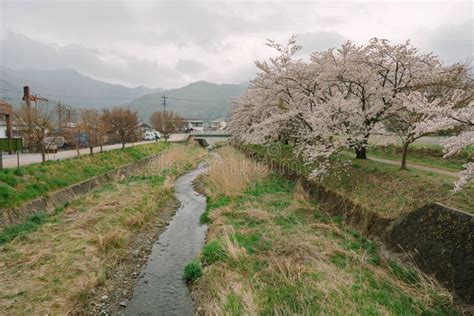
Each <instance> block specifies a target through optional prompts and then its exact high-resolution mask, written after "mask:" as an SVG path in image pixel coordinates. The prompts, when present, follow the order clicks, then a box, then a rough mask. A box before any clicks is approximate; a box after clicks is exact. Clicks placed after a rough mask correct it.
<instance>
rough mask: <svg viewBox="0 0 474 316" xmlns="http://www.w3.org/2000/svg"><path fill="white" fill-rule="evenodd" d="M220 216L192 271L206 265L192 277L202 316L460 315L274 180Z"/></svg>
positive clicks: (244, 194)
mask: <svg viewBox="0 0 474 316" xmlns="http://www.w3.org/2000/svg"><path fill="white" fill-rule="evenodd" d="M210 187H211V185H209V186H208V188H210ZM208 194H210V197H209V198H208V199H210V200H211V201H217V199H218V197H217V196H213V195H212V192H208ZM279 205H285V206H284V207H279ZM255 210H258V213H255ZM218 214H219V215H218V216H219V220H218V221H216V222H215V223H214V222H212V223H210V228H211V229H213V228H214V230H213V231H215V232H216V231H217V233H214V234H213V235H212V236H213V237H212V239H211V240H209V241H208V242H207V244H206V246H205V247H204V248H203V250H202V252H201V255H200V256H199V257H198V259H197V260H199V261H198V262H197V261H195V262H193V267H192V269H191V270H192V271H194V270H199V269H198V267H199V266H200V265H205V266H206V269H204V270H202V271H201V270H199V271H200V272H202V275H201V276H199V278H198V279H197V278H192V280H193V281H194V282H196V283H195V286H193V287H192V290H193V291H196V292H197V294H196V297H197V298H198V300H197V302H196V303H197V306H199V307H201V308H203V313H206V312H208V313H217V314H228V315H244V314H256V315H275V314H279V315H317V314H327V315H355V314H358V315H384V314H391V315H420V314H424V315H455V314H456V311H455V310H454V308H453V306H452V303H451V302H450V301H449V299H448V298H446V296H445V295H444V294H442V293H441V292H438V291H440V290H438V289H437V288H429V286H428V287H427V285H426V284H427V283H426V281H425V279H424V278H423V277H422V276H420V275H419V274H418V272H417V271H413V270H410V269H408V268H406V267H404V266H402V265H401V264H398V263H396V262H392V261H386V260H385V259H383V258H382V257H381V255H380V254H379V251H378V249H377V246H376V244H374V243H373V242H372V241H371V240H368V239H367V238H365V237H363V236H361V235H359V234H358V233H356V232H354V231H353V230H352V229H350V228H348V227H347V226H345V225H344V224H343V223H342V222H341V221H340V220H338V219H335V218H332V217H329V216H327V215H324V212H323V211H322V210H321V206H319V205H316V204H313V203H311V202H309V201H306V200H304V199H302V198H301V197H299V196H298V195H295V186H294V185H293V184H292V183H291V182H290V181H287V180H285V179H282V178H279V177H278V176H276V175H271V176H269V177H268V178H266V179H265V180H263V181H260V182H258V183H254V184H252V185H250V186H249V187H248V188H247V189H246V190H244V191H243V192H242V193H241V194H240V195H238V196H237V197H235V198H232V199H230V200H229V202H228V203H226V211H225V212H220V213H218ZM213 225H216V226H215V227H213ZM225 227H227V228H225ZM229 227H230V228H229ZM216 228H217V230H216ZM224 228H225V229H224ZM224 232H227V233H224ZM224 234H228V237H229V238H228V239H227V243H225V242H223V240H226V239H225V238H224V236H225V235H224ZM229 243H230V244H229ZM229 247H230V248H229ZM236 248H238V249H241V252H236ZM230 249H233V250H230ZM236 253H237V255H236ZM238 253H240V254H238ZM192 275H194V273H193V274H192ZM211 305H212V306H214V307H213V309H212V312H211V311H208V310H207V309H206V308H208V306H211ZM216 308H217V309H216Z"/></svg>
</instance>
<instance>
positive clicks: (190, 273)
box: [183, 260, 202, 283]
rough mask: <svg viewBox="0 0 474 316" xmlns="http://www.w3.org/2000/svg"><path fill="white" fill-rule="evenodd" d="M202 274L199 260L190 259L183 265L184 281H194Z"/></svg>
mask: <svg viewBox="0 0 474 316" xmlns="http://www.w3.org/2000/svg"><path fill="white" fill-rule="evenodd" d="M201 275H202V267H201V264H200V263H199V261H196V260H194V261H191V262H190V263H188V264H187V265H186V266H185V267H184V273H183V278H184V280H186V282H188V283H191V282H194V281H196V280H197V279H198V278H199V277H200V276H201Z"/></svg>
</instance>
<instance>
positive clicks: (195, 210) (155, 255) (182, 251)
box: [123, 164, 207, 315]
mask: <svg viewBox="0 0 474 316" xmlns="http://www.w3.org/2000/svg"><path fill="white" fill-rule="evenodd" d="M205 170H206V167H205V165H204V164H201V165H200V166H199V167H198V168H197V169H195V170H193V171H191V172H189V173H187V174H185V175H183V176H181V177H179V178H178V179H177V180H176V182H175V193H174V194H175V197H176V199H177V200H178V201H179V202H180V207H179V209H178V211H177V212H176V214H175V216H174V217H173V219H172V220H171V221H170V223H169V225H168V227H167V228H166V230H165V231H164V232H163V233H162V234H161V235H160V237H159V239H158V241H157V242H156V243H155V244H154V245H153V248H152V251H151V254H150V256H149V257H148V261H147V263H146V264H145V266H144V267H143V269H142V271H141V272H140V275H139V277H138V281H137V283H136V285H135V288H134V290H133V297H132V299H131V300H130V301H129V302H128V303H127V307H126V308H125V309H124V311H123V314H124V315H193V313H194V308H193V301H192V298H191V294H190V293H189V290H188V287H187V286H186V283H185V282H184V280H183V270H184V266H185V265H186V264H187V263H188V262H189V261H191V260H192V259H193V258H194V257H195V256H196V255H197V254H198V253H199V251H200V250H201V248H202V246H203V245H204V240H205V237H206V231H207V225H200V224H199V217H200V215H201V214H202V213H203V212H204V210H205V208H206V199H205V197H204V196H203V195H201V194H198V193H197V192H196V191H195V190H194V188H193V181H194V179H196V177H198V176H199V175H200V174H201V173H202V172H204V171H205Z"/></svg>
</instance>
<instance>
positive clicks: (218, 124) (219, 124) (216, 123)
mask: <svg viewBox="0 0 474 316" xmlns="http://www.w3.org/2000/svg"><path fill="white" fill-rule="evenodd" d="M209 127H210V129H211V130H213V131H219V130H220V131H221V130H224V129H225V128H226V127H227V119H226V118H225V117H221V118H218V119H215V120H211V121H209Z"/></svg>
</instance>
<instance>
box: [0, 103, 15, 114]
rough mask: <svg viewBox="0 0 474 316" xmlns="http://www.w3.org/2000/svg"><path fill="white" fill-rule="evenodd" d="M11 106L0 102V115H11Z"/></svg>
mask: <svg viewBox="0 0 474 316" xmlns="http://www.w3.org/2000/svg"><path fill="white" fill-rule="evenodd" d="M12 112H13V110H12V105H11V104H10V103H8V102H6V101H4V100H0V115H11V114H12Z"/></svg>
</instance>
